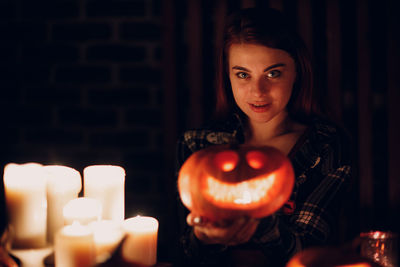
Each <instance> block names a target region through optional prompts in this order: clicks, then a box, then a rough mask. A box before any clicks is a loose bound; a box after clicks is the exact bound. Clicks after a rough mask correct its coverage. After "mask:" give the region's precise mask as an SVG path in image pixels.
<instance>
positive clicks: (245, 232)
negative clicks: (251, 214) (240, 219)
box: [227, 218, 259, 246]
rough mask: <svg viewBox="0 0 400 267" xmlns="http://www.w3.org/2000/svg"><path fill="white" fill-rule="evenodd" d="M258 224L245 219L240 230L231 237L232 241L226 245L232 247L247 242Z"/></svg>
mask: <svg viewBox="0 0 400 267" xmlns="http://www.w3.org/2000/svg"><path fill="white" fill-rule="evenodd" d="M258 224H259V220H257V219H252V218H247V219H246V220H245V222H244V223H243V224H242V226H241V227H240V229H239V230H238V231H237V232H236V233H235V234H234V235H233V236H232V239H231V240H229V241H228V243H227V245H229V246H234V245H239V244H242V243H246V242H248V241H249V240H250V238H251V237H252V236H253V235H254V233H255V231H256V230H257V227H258Z"/></svg>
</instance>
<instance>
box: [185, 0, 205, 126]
mask: <svg viewBox="0 0 400 267" xmlns="http://www.w3.org/2000/svg"><path fill="white" fill-rule="evenodd" d="M201 4H202V1H201V0H189V1H188V4H187V5H188V10H187V36H188V40H187V42H188V77H189V80H190V86H189V87H188V89H189V91H190V94H189V103H190V105H189V110H188V116H187V123H188V126H189V127H195V126H198V125H200V124H202V123H203V90H204V88H203V71H202V69H203V58H202V56H203V53H202V51H203V47H202V45H203V34H202V33H203V27H202V23H203V17H202V6H201Z"/></svg>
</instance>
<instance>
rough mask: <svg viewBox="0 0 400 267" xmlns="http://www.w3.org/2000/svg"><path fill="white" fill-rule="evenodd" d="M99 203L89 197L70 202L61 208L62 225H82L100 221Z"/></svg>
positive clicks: (100, 209) (100, 208)
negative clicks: (76, 223) (77, 223)
mask: <svg viewBox="0 0 400 267" xmlns="http://www.w3.org/2000/svg"><path fill="white" fill-rule="evenodd" d="M101 211H102V207H101V203H100V201H99V200H97V199H94V198H89V197H78V198H75V199H72V200H70V201H69V202H68V203H67V204H66V205H65V206H64V208H63V218H64V225H70V224H72V223H73V222H75V221H76V222H79V223H80V224H82V225H86V224H89V223H91V222H93V221H98V220H100V219H101Z"/></svg>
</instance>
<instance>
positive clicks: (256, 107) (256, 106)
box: [249, 103, 271, 113]
mask: <svg viewBox="0 0 400 267" xmlns="http://www.w3.org/2000/svg"><path fill="white" fill-rule="evenodd" d="M249 106H250V108H251V110H253V111H254V112H258V113H261V112H266V111H268V110H269V108H270V107H271V104H267V103H249Z"/></svg>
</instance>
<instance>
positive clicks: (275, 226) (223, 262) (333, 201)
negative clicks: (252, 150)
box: [177, 115, 351, 266]
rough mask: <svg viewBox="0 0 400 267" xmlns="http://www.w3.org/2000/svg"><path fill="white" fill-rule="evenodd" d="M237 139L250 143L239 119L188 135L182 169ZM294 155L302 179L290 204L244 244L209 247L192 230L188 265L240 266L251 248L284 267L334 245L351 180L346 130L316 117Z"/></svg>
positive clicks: (186, 244)
mask: <svg viewBox="0 0 400 267" xmlns="http://www.w3.org/2000/svg"><path fill="white" fill-rule="evenodd" d="M232 138H235V139H236V141H238V142H239V143H243V142H244V134H243V127H242V123H241V121H240V119H239V116H237V115H235V116H233V118H232V119H230V120H227V121H226V122H224V123H223V125H217V126H216V127H215V126H211V127H207V128H204V129H201V130H189V131H186V132H185V133H184V134H183V135H182V136H181V138H180V139H179V140H178V144H177V171H179V168H180V166H181V165H182V164H183V163H184V161H185V160H186V159H187V158H188V157H189V156H190V155H191V154H192V153H194V152H196V151H198V150H200V149H203V148H206V147H208V146H211V145H218V144H226V143H228V142H229V141H230V140H232ZM288 156H289V158H290V160H291V162H292V164H293V167H294V170H295V177H296V178H295V186H294V189H293V192H292V195H291V197H290V200H289V201H288V202H287V203H286V204H285V205H284V206H283V207H282V208H281V209H280V210H279V211H278V212H276V213H275V214H273V215H271V216H268V217H266V218H263V219H261V221H260V224H259V226H258V229H257V231H256V232H255V234H254V235H253V237H252V238H251V240H250V241H249V242H248V243H246V244H244V245H240V246H236V247H226V246H222V245H203V244H202V243H201V242H200V241H199V240H197V238H196V237H195V236H194V234H193V231H192V228H191V227H186V230H185V231H184V232H183V235H182V238H181V245H182V251H183V253H184V257H185V258H186V264H184V265H191V266H230V265H231V266H235V263H234V262H232V258H235V254H236V252H237V251H240V249H242V250H246V249H250V250H257V251H260V252H262V255H263V257H265V259H266V260H267V262H269V263H270V264H269V265H270V266H284V264H285V263H286V262H287V261H288V260H289V259H290V257H292V256H293V255H294V254H295V253H296V252H298V251H300V250H302V249H303V248H306V247H310V246H318V245H325V244H328V243H329V242H330V240H331V239H332V237H334V236H335V230H336V227H337V220H338V214H339V211H340V206H341V201H342V200H343V197H344V195H343V194H344V193H346V191H347V189H348V185H349V181H350V175H351V161H350V159H351V156H350V144H349V139H348V138H347V135H346V134H344V132H343V131H342V130H341V129H340V128H338V127H336V126H335V125H333V124H331V123H329V122H327V121H324V120H322V119H319V118H315V119H313V120H312V123H310V125H309V126H308V128H307V130H306V131H305V133H304V134H303V135H302V137H300V139H299V140H298V142H297V143H296V145H295V146H294V147H293V149H292V151H291V152H290V153H289V155H288ZM182 208H183V209H184V207H183V206H182ZM186 214H187V211H186V212H184V215H186ZM183 217H184V216H183ZM249 266H250V265H249Z"/></svg>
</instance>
